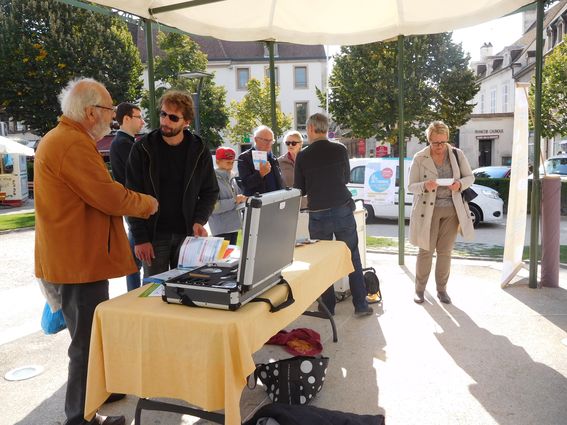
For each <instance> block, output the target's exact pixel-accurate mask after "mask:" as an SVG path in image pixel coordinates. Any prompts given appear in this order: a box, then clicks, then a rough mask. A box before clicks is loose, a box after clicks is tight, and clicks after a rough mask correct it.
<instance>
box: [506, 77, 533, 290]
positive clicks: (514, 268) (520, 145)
mask: <svg viewBox="0 0 567 425" xmlns="http://www.w3.org/2000/svg"><path fill="white" fill-rule="evenodd" d="M529 87H530V84H529V83H516V92H515V96H514V98H515V106H514V139H513V141H512V144H513V146H512V172H511V175H510V188H509V193H508V216H507V218H506V241H505V243H504V259H503V264H502V277H501V281H500V284H501V286H502V287H503V288H504V287H505V286H506V285H508V283H510V281H511V280H512V278H513V277H514V276H515V275H516V273H518V271H519V270H520V269H521V268H522V267H523V262H522V254H523V252H524V242H525V235H526V219H527V203H528V137H529V133H528V90H529Z"/></svg>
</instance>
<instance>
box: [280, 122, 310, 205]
mask: <svg viewBox="0 0 567 425" xmlns="http://www.w3.org/2000/svg"><path fill="white" fill-rule="evenodd" d="M283 140H284V143H285V145H286V147H287V153H285V154H283V155H282V156H280V157H279V158H278V164H279V165H280V169H281V172H282V178H283V181H284V185H285V187H293V180H294V176H295V160H296V158H297V154H298V153H299V152H300V151H301V148H302V147H303V136H302V135H301V133H300V132H299V131H297V130H290V131H288V132H287V133H285V134H284V137H283ZM300 208H301V209H302V210H303V209H305V208H307V197H305V196H303V197H302V198H301V204H300Z"/></svg>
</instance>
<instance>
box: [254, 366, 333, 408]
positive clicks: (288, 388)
mask: <svg viewBox="0 0 567 425" xmlns="http://www.w3.org/2000/svg"><path fill="white" fill-rule="evenodd" d="M328 364H329V358H328V357H323V356H318V357H310V356H296V357H291V358H289V359H283V360H279V361H277V362H272V363H262V364H258V365H256V370H255V371H254V375H253V376H254V383H256V382H257V381H258V379H260V382H262V384H264V386H265V387H266V391H267V392H268V396H269V397H270V399H271V400H272V401H273V402H274V403H285V404H309V403H310V402H311V400H313V398H314V397H315V395H317V393H318V392H319V391H321V388H322V387H323V383H324V382H325V375H326V374H327V365H328ZM254 386H256V385H255V384H254ZM252 388H253V387H252Z"/></svg>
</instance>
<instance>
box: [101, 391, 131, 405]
mask: <svg viewBox="0 0 567 425" xmlns="http://www.w3.org/2000/svg"><path fill="white" fill-rule="evenodd" d="M124 397H126V394H120V393H112V394H110V396H109V397H108V398H107V399H106V401H105V402H104V404H108V403H114V402H115V401H120V400H122V399H123V398H124Z"/></svg>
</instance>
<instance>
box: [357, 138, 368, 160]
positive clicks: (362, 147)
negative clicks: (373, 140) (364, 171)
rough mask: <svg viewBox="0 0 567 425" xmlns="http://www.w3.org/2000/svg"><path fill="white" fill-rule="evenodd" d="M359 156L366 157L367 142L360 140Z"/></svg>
mask: <svg viewBox="0 0 567 425" xmlns="http://www.w3.org/2000/svg"><path fill="white" fill-rule="evenodd" d="M358 154H359V155H362V156H364V155H366V140H364V139H359V140H358Z"/></svg>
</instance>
